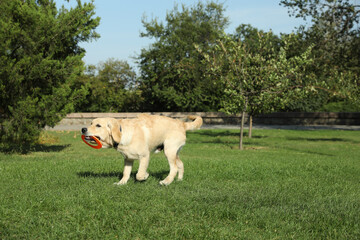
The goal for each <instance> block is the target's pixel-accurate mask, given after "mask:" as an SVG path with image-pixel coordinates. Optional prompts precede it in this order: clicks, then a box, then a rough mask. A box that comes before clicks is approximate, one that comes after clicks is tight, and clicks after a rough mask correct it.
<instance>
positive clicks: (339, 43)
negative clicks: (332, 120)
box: [281, 0, 360, 110]
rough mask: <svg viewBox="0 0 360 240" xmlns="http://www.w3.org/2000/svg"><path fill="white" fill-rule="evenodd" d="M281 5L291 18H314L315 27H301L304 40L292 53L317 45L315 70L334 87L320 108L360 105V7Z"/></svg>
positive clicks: (299, 1) (346, 3)
mask: <svg viewBox="0 0 360 240" xmlns="http://www.w3.org/2000/svg"><path fill="white" fill-rule="evenodd" d="M281 4H282V5H284V6H286V7H288V9H289V13H290V15H291V16H295V17H301V18H304V19H311V22H312V25H310V26H309V27H307V28H306V27H305V26H301V27H300V28H299V30H298V35H299V36H300V39H301V41H299V42H298V44H296V45H294V47H293V49H292V51H293V52H299V51H303V50H304V49H306V48H307V46H309V45H310V44H313V45H314V47H313V56H312V57H313V58H314V60H315V61H314V66H313V69H312V71H313V72H314V73H315V74H316V76H317V78H318V79H319V80H320V81H324V82H326V84H327V85H329V86H332V87H331V90H332V91H328V92H323V93H322V97H321V99H318V100H321V104H320V106H318V108H317V109H319V108H321V106H322V105H324V104H327V103H329V102H337V101H340V102H341V101H349V102H351V103H353V104H357V103H358V101H359V95H360V94H359V85H360V82H359V79H360V76H359V74H360V62H359V61H360V58H359V56H360V28H359V27H358V24H359V21H360V10H359V7H360V5H356V1H355V2H354V1H351V0H340V1H318V0H310V1H304V0H282V1H281ZM348 90H350V91H348ZM334 95H335V96H334ZM314 100H315V101H316V99H314ZM318 102H319V101H318ZM317 109H315V110H317Z"/></svg>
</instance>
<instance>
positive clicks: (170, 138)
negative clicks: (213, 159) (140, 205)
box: [81, 114, 203, 185]
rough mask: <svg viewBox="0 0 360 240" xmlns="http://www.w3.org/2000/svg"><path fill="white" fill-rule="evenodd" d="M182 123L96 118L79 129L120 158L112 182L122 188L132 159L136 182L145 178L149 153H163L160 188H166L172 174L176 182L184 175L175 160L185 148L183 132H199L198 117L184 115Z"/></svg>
mask: <svg viewBox="0 0 360 240" xmlns="http://www.w3.org/2000/svg"><path fill="white" fill-rule="evenodd" d="M188 119H190V120H192V121H190V122H185V121H181V120H177V119H173V118H169V117H165V116H159V115H149V114H140V115H138V116H137V118H135V119H115V118H97V119H94V120H93V121H92V123H91V126H89V127H88V128H82V129H81V132H82V133H83V134H84V135H85V137H90V136H95V137H96V138H98V139H99V141H100V142H101V143H102V147H103V148H115V149H116V150H117V151H119V152H120V153H121V154H122V155H123V156H124V171H123V177H122V179H121V180H120V181H119V182H117V183H115V184H117V185H124V184H126V183H127V182H128V180H129V178H130V174H131V170H132V166H133V162H134V160H139V161H140V162H139V169H138V172H137V174H136V179H137V180H138V181H144V180H146V179H147V178H148V177H149V173H148V172H147V168H148V166H149V160H150V152H152V151H154V150H157V151H159V150H162V149H163V150H164V153H165V156H166V158H167V160H168V162H169V165H170V173H169V175H168V176H167V177H166V178H165V179H164V180H162V181H160V185H169V184H170V183H172V182H173V180H174V178H175V177H176V175H178V180H182V179H183V176H184V164H183V162H182V161H181V160H180V158H179V151H180V150H181V148H182V147H183V146H184V145H185V141H186V131H188V130H195V129H199V128H200V127H201V125H202V123H203V120H202V118H201V117H200V116H188Z"/></svg>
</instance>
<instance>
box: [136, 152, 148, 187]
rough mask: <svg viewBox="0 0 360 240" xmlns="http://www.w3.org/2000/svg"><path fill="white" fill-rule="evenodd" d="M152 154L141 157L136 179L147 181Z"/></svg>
mask: <svg viewBox="0 0 360 240" xmlns="http://www.w3.org/2000/svg"><path fill="white" fill-rule="evenodd" d="M149 160H150V156H149V155H147V156H143V157H141V158H140V159H139V161H140V163H139V170H138V172H137V174H136V180H138V181H145V180H146V179H147V178H148V177H149V173H148V172H147V168H148V166H149Z"/></svg>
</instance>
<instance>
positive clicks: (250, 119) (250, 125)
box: [249, 115, 252, 138]
mask: <svg viewBox="0 0 360 240" xmlns="http://www.w3.org/2000/svg"><path fill="white" fill-rule="evenodd" d="M251 136H252V115H250V117H249V138H251Z"/></svg>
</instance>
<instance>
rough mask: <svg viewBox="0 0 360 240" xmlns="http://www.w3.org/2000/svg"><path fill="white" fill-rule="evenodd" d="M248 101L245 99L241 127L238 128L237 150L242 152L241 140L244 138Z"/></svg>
mask: <svg viewBox="0 0 360 240" xmlns="http://www.w3.org/2000/svg"><path fill="white" fill-rule="evenodd" d="M247 104H248V99H247V98H246V99H245V106H244V109H243V111H242V114H241V127H240V141H239V149H240V150H243V138H244V122H245V113H246V109H247Z"/></svg>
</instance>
